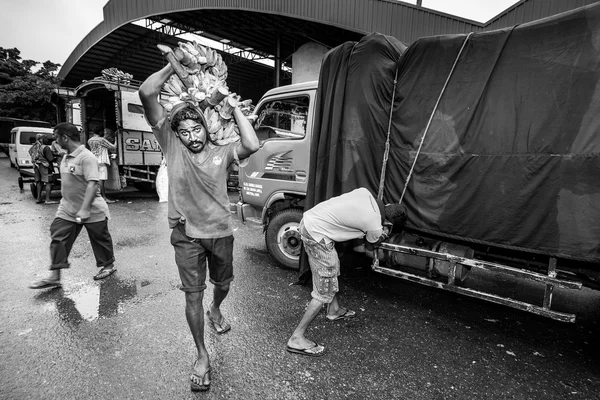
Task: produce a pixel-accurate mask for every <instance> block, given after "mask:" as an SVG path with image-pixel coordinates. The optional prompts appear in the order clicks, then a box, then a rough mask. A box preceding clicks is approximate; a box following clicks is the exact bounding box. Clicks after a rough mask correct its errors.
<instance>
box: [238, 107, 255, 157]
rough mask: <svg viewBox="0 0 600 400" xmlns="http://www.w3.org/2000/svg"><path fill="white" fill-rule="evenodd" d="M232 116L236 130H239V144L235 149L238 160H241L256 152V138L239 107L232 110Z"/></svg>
mask: <svg viewBox="0 0 600 400" xmlns="http://www.w3.org/2000/svg"><path fill="white" fill-rule="evenodd" d="M233 116H234V118H235V122H237V125H238V128H240V144H239V146H238V147H237V154H238V158H239V159H240V160H242V159H244V158H246V157H248V156H249V155H251V154H253V153H255V152H256V151H257V150H258V146H259V145H258V137H256V132H255V131H254V128H253V127H252V124H250V121H248V118H246V116H245V115H244V114H243V113H242V111H241V110H240V109H239V107H236V108H235V109H234V110H233Z"/></svg>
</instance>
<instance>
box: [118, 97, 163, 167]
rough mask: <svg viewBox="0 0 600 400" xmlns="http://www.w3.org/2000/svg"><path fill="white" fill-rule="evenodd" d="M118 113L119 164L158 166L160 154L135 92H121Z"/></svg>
mask: <svg viewBox="0 0 600 400" xmlns="http://www.w3.org/2000/svg"><path fill="white" fill-rule="evenodd" d="M118 93H119V94H118V95H119V96H120V107H119V108H120V112H121V118H120V120H121V128H122V137H121V138H120V140H121V143H120V145H121V146H120V147H121V148H122V149H123V152H122V154H121V155H120V157H121V158H122V159H120V164H123V165H154V166H159V165H160V162H161V160H162V154H161V150H160V147H159V145H158V141H157V140H156V138H155V137H154V134H153V133H152V128H150V125H148V122H146V118H145V117H144V108H143V107H142V102H141V100H140V96H139V94H138V92H137V91H121V92H118Z"/></svg>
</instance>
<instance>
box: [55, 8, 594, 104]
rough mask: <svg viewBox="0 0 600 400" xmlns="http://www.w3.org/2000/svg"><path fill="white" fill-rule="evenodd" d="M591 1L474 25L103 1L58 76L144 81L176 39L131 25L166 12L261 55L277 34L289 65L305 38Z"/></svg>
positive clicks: (260, 78) (267, 74)
mask: <svg viewBox="0 0 600 400" xmlns="http://www.w3.org/2000/svg"><path fill="white" fill-rule="evenodd" d="M594 2H595V1H591V0H521V1H520V2H518V3H517V4H515V5H514V6H512V7H510V8H509V9H507V10H506V11H504V12H503V13H501V14H499V15H498V16H496V17H494V18H492V19H491V20H490V21H488V22H487V23H479V22H476V21H472V20H469V19H464V18H460V17H456V16H452V15H449V14H445V13H440V12H437V11H434V10H430V9H427V8H422V7H417V6H416V5H413V4H409V3H404V2H402V1H395V0H148V1H146V0H111V1H109V2H108V3H107V4H106V6H105V7H104V21H103V22H102V23H101V24H99V25H98V26H97V27H96V28H94V29H93V30H92V31H91V32H90V33H89V34H88V35H87V36H86V37H85V38H84V39H83V40H82V41H81V43H80V44H79V45H78V46H77V47H76V48H75V50H74V51H73V52H72V53H71V55H70V56H69V58H68V59H67V61H66V62H65V64H64V66H63V67H62V68H61V70H60V72H59V77H61V78H64V82H63V85H64V86H72V87H73V86H77V85H78V84H79V83H81V80H82V79H91V78H93V77H95V76H98V75H100V71H101V70H102V69H104V68H109V67H116V68H119V69H121V70H123V71H125V72H128V73H131V74H133V75H134V78H135V79H138V80H143V79H145V78H146V77H147V76H148V75H149V74H150V73H152V72H153V71H156V70H157V69H158V68H159V67H160V66H161V65H163V64H164V60H163V59H162V57H161V56H160V54H159V53H158V51H157V50H156V46H155V45H156V44H157V43H159V42H161V43H166V44H169V45H171V46H175V45H176V42H177V39H175V38H173V37H168V36H166V35H162V34H160V33H158V32H155V31H151V30H148V29H146V28H143V27H140V26H136V25H132V24H131V22H134V21H138V20H140V19H143V18H151V19H153V20H156V21H159V20H161V19H165V18H166V19H168V20H170V21H172V22H170V24H171V25H174V26H177V27H182V28H186V29H188V30H190V31H203V32H204V34H206V35H208V36H213V37H216V38H226V39H229V40H231V41H232V43H236V44H238V45H240V46H244V47H252V48H254V49H255V51H257V52H259V53H266V54H275V48H276V43H277V39H278V36H279V39H280V43H281V59H282V60H286V61H287V62H288V63H291V55H292V54H293V53H294V52H295V51H296V50H297V49H298V48H299V47H300V46H301V45H302V44H304V43H306V42H308V41H314V42H317V43H320V44H322V45H324V46H326V47H329V48H332V47H335V46H337V45H339V44H341V43H344V42H346V41H349V40H359V39H360V38H361V37H362V36H363V35H364V34H367V33H371V32H380V33H384V34H387V35H391V36H394V37H396V38H398V39H400V40H401V41H403V42H404V43H406V44H410V43H412V42H413V41H414V40H416V39H418V38H420V37H423V36H432V35H438V34H453V33H466V32H471V31H482V30H492V29H498V28H504V27H508V26H513V25H515V24H520V23H524V22H528V21H532V20H535V19H539V18H543V17H546V16H549V15H554V14H556V13H559V12H563V11H567V10H571V9H574V8H577V7H580V6H584V5H587V4H591V3H594ZM224 56H226V57H228V58H227V59H226V62H227V64H228V66H229V71H230V73H229V78H228V84H229V85H230V88H231V89H232V90H233V91H237V92H238V93H239V92H240V88H244V93H243V94H244V95H245V96H247V97H251V98H254V97H256V95H255V94H254V92H256V93H257V94H258V95H260V93H262V92H264V90H265V89H266V88H270V87H272V86H273V84H272V74H273V73H272V70H271V69H270V68H268V67H265V66H264V65H262V64H258V63H256V62H251V61H248V60H245V59H242V58H239V57H237V58H236V57H235V56H231V55H224ZM284 83H285V82H284ZM249 92H252V95H251V94H250V93H249Z"/></svg>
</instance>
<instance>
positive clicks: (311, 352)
mask: <svg viewBox="0 0 600 400" xmlns="http://www.w3.org/2000/svg"><path fill="white" fill-rule="evenodd" d="M286 350H287V351H288V352H290V353H293V354H300V355H302V356H307V357H321V356H324V355H325V353H326V350H325V346H323V345H321V344H317V343H315V345H314V346H313V347H309V348H306V349H296V348H294V347H290V346H286Z"/></svg>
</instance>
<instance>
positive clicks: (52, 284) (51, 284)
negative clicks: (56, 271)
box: [29, 279, 62, 289]
mask: <svg viewBox="0 0 600 400" xmlns="http://www.w3.org/2000/svg"><path fill="white" fill-rule="evenodd" d="M61 286H62V284H61V283H60V281H53V280H50V279H42V280H41V281H37V282H34V283H32V284H31V285H29V288H30V289H46V288H58V287H61Z"/></svg>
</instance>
